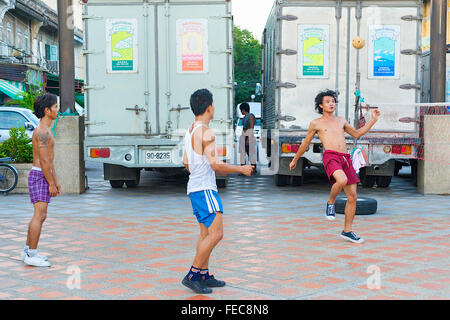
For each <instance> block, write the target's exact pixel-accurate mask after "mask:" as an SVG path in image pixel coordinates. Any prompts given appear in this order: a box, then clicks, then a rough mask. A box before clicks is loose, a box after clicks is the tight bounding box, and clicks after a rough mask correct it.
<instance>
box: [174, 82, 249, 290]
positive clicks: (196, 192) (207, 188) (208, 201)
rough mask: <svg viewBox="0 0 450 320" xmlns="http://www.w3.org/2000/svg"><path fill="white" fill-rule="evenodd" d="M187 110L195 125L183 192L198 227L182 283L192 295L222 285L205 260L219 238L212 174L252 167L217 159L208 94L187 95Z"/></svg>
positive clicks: (218, 205) (220, 223) (186, 157)
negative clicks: (194, 244) (192, 252)
mask: <svg viewBox="0 0 450 320" xmlns="http://www.w3.org/2000/svg"><path fill="white" fill-rule="evenodd" d="M190 103H191V109H192V112H193V113H194V115H195V122H194V123H193V124H192V125H191V127H190V128H189V130H188V131H187V132H186V136H185V141H184V144H185V150H184V155H183V163H184V165H185V166H186V169H187V170H188V171H189V173H190V175H189V182H188V185H187V193H188V195H189V198H190V200H191V204H192V209H193V211H194V212H193V213H194V215H195V216H196V217H197V221H198V223H199V224H200V238H199V240H198V243H197V252H196V255H195V258H194V262H193V263H192V266H191V269H190V270H189V273H188V274H187V275H186V276H185V277H184V279H183V281H182V284H183V285H185V286H186V287H188V288H190V289H192V290H193V291H194V292H196V293H201V294H206V293H211V292H212V289H211V288H212V287H223V286H225V282H224V281H220V280H217V279H215V278H214V276H213V275H210V274H209V270H208V268H209V257H210V255H211V252H212V250H213V249H214V247H215V246H216V245H217V244H218V243H219V241H220V240H221V239H222V237H223V221H222V214H223V207H222V202H221V200H220V198H219V195H218V194H217V186H216V174H215V172H220V173H221V175H226V174H230V173H242V174H245V175H246V176H250V175H251V173H252V170H253V167H252V166H232V165H229V164H227V163H224V162H222V161H221V160H220V159H218V157H217V154H216V142H215V136H214V132H213V131H212V130H211V129H210V128H209V122H210V121H211V120H212V119H213V118H214V104H213V97H212V94H211V92H209V91H208V90H207V89H201V90H197V91H196V92H194V93H193V94H192V95H191V99H190Z"/></svg>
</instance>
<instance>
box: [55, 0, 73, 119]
mask: <svg viewBox="0 0 450 320" xmlns="http://www.w3.org/2000/svg"><path fill="white" fill-rule="evenodd" d="M73 29H74V24H73V6H72V0H58V41H59V95H60V112H64V111H66V110H68V111H69V112H72V110H75V108H74V106H75V54H74V46H73V41H74V40H73Z"/></svg>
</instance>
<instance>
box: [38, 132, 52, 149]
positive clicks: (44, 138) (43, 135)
mask: <svg viewBox="0 0 450 320" xmlns="http://www.w3.org/2000/svg"><path fill="white" fill-rule="evenodd" d="M38 139H39V141H40V142H41V148H46V147H48V139H49V137H48V132H38Z"/></svg>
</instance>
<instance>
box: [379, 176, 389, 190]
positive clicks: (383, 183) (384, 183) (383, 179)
mask: <svg viewBox="0 0 450 320" xmlns="http://www.w3.org/2000/svg"><path fill="white" fill-rule="evenodd" d="M391 180H392V177H391V176H379V177H377V187H378V188H387V187H389V185H390V184H391Z"/></svg>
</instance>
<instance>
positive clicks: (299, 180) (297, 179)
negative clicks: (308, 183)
mask: <svg viewBox="0 0 450 320" xmlns="http://www.w3.org/2000/svg"><path fill="white" fill-rule="evenodd" d="M303 182H304V176H292V185H293V186H301V185H303Z"/></svg>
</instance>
